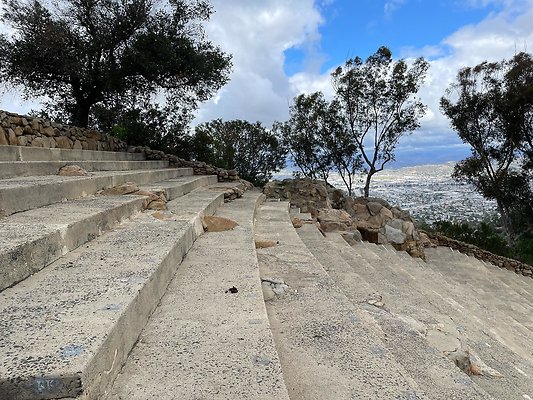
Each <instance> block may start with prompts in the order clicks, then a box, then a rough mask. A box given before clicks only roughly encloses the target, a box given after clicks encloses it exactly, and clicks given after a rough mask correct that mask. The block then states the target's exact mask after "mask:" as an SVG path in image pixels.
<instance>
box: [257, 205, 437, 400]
mask: <svg viewBox="0 0 533 400" xmlns="http://www.w3.org/2000/svg"><path fill="white" fill-rule="evenodd" d="M256 238H257V239H258V240H264V241H265V242H264V243H273V244H275V243H277V242H279V244H277V245H275V246H273V247H265V248H261V249H258V250H257V254H258V260H259V267H260V272H261V278H262V279H263V281H264V282H265V283H269V282H270V283H272V285H273V288H272V289H271V290H270V292H268V291H266V292H265V295H267V294H268V293H270V295H268V296H267V301H266V307H267V312H268V316H269V320H270V325H271V327H272V332H273V334H274V340H275V342H276V347H277V349H278V354H279V355H280V359H281V365H282V368H283V376H284V378H285V384H286V385H287V389H288V390H289V395H290V398H291V400H295V399H415V398H416V399H425V398H428V397H427V396H426V395H425V394H424V393H423V392H422V391H420V390H419V387H418V385H417V384H416V382H415V381H414V380H413V379H412V378H411V377H410V376H409V374H408V373H407V372H406V371H405V369H404V368H403V367H402V366H401V365H400V364H398V363H397V362H396V360H395V359H394V356H393V355H392V354H391V353H390V352H389V351H388V350H387V348H386V346H385V345H384V344H383V342H382V341H381V340H380V339H379V338H378V337H377V336H376V335H375V334H374V332H373V330H372V329H370V328H369V327H368V326H367V325H366V324H365V323H364V322H363V321H365V319H366V317H365V312H364V311H363V310H362V309H361V308H360V307H358V306H357V305H355V304H353V303H352V302H351V301H350V300H349V299H348V298H347V297H346V296H345V295H344V294H343V292H342V291H341V289H340V288H339V287H338V286H337V285H336V284H335V283H334V282H333V280H332V279H331V278H330V277H329V276H328V274H327V272H326V271H325V270H324V268H322V266H321V265H320V263H319V262H318V261H317V260H316V259H315V258H314V257H313V255H312V254H311V253H310V252H309V250H308V249H307V247H306V246H305V244H304V243H303V242H302V241H301V239H300V238H299V237H298V234H297V233H296V231H295V229H294V228H293V226H292V224H291V221H290V218H289V210H288V203H286V202H268V203H265V204H264V205H263V206H261V207H260V212H259V214H258V219H257V223H256ZM266 240H270V241H271V242H266ZM261 247H264V246H261ZM268 286H269V287H270V286H271V285H268ZM274 290H276V291H274ZM276 292H277V293H276Z"/></svg>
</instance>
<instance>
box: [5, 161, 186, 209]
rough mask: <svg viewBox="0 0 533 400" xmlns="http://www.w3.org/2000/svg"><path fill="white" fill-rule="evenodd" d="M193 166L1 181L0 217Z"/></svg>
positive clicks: (171, 175)
mask: <svg viewBox="0 0 533 400" xmlns="http://www.w3.org/2000/svg"><path fill="white" fill-rule="evenodd" d="M192 174H193V172H192V169H191V168H166V169H155V170H142V171H121V172H116V171H102V172H91V173H90V175H89V176H82V177H78V176H57V175H47V176H38V177H35V176H31V177H21V178H11V179H4V180H1V181H0V216H1V215H4V216H6V215H11V214H13V213H16V212H20V211H26V210H31V209H34V208H38V207H43V206H46V205H49V204H53V203H59V202H61V201H63V200H65V199H66V200H71V199H76V198H79V197H84V196H88V195H91V194H94V193H96V192H97V191H99V190H101V189H104V188H108V187H112V186H115V185H119V184H122V183H125V182H135V183H136V184H138V185H144V184H147V183H152V182H157V181H164V180H168V179H172V178H177V177H180V176H187V175H192Z"/></svg>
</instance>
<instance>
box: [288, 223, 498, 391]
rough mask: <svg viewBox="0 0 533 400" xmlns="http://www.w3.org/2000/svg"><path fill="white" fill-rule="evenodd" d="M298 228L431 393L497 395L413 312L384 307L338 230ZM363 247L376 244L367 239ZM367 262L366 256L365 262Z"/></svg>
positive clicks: (390, 348) (379, 249)
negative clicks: (442, 348)
mask: <svg viewBox="0 0 533 400" xmlns="http://www.w3.org/2000/svg"><path fill="white" fill-rule="evenodd" d="M296 231H297V232H298V235H299V236H300V238H301V239H302V241H303V242H304V243H305V245H306V246H307V248H308V249H309V251H310V252H311V253H312V254H313V255H314V256H315V257H316V258H317V260H318V261H320V263H321V264H322V265H323V266H324V267H325V269H326V270H327V271H328V274H329V276H330V277H332V278H333V280H334V281H335V283H336V284H337V285H338V286H339V287H340V288H341V289H342V290H343V292H344V294H345V295H346V296H347V297H348V298H349V299H350V300H351V301H352V302H353V303H354V304H356V305H358V306H359V307H362V308H363V309H365V310H366V311H367V312H368V314H369V317H367V318H366V320H364V321H363V323H364V324H366V325H368V326H369V327H372V326H373V330H374V331H375V335H376V336H377V337H379V338H380V339H381V340H382V341H383V343H384V345H385V346H386V348H387V350H388V351H390V352H391V354H393V355H394V357H395V358H396V360H397V361H398V363H400V364H401V365H402V366H403V367H404V368H405V370H406V371H407V372H408V373H409V375H410V376H412V377H413V379H414V380H415V381H416V382H417V384H418V385H419V387H420V389H421V390H422V391H423V392H424V393H425V394H426V395H427V397H428V398H430V399H433V400H437V399H442V400H448V399H472V400H473V399H490V398H492V397H491V396H490V395H488V394H487V393H486V392H485V391H484V390H483V389H481V388H480V387H479V386H478V385H476V384H474V383H473V382H472V381H471V379H470V378H469V377H468V376H467V375H465V374H464V373H463V372H462V371H461V370H460V369H459V368H457V367H456V365H455V364H454V363H453V362H452V361H451V360H449V359H448V358H447V357H445V356H444V355H443V354H442V353H440V352H439V351H438V349H436V348H435V347H433V346H432V345H431V344H430V343H429V342H428V340H427V339H426V338H425V337H424V335H423V334H422V333H421V332H420V331H419V329H417V327H416V326H413V324H412V323H410V322H409V319H408V318H409V316H405V315H396V314H394V313H392V312H390V311H388V310H386V309H384V308H382V307H381V306H380V304H379V300H380V299H379V297H377V298H376V296H374V295H373V293H375V292H376V290H375V289H374V288H373V287H372V286H371V285H369V284H368V283H367V282H366V281H365V280H364V279H363V278H362V277H361V275H360V274H358V273H357V272H356V271H355V269H354V268H353V267H352V266H351V265H349V264H348V263H347V262H346V260H345V259H344V258H343V256H342V254H341V252H340V251H339V248H338V246H336V244H335V242H333V241H331V240H329V236H331V235H336V233H329V234H326V236H327V238H324V237H323V235H322V234H321V233H320V232H319V231H318V229H317V228H316V227H315V226H313V225H309V224H307V225H304V226H303V227H302V228H300V229H297V230H296ZM358 246H360V247H361V248H362V247H364V248H368V249H369V250H371V249H372V247H370V246H367V245H366V244H363V243H361V244H359V245H358ZM371 246H373V247H374V248H375V250H376V251H377V252H379V253H380V255H381V256H382V257H381V260H382V262H384V261H385V256H386V254H385V253H386V252H387V250H386V249H385V248H383V247H381V246H377V245H374V244H371ZM358 248H359V247H358ZM391 254H392V253H391ZM363 262H364V261H360V263H361V264H362V263H363ZM360 267H362V265H360ZM370 316H371V317H370ZM376 322H377V323H376Z"/></svg>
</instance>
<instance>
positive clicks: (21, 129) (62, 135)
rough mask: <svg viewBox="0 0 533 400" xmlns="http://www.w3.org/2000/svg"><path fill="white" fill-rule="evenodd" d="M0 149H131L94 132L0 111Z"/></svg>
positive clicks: (124, 144)
mask: <svg viewBox="0 0 533 400" xmlns="http://www.w3.org/2000/svg"><path fill="white" fill-rule="evenodd" d="M0 145H13V146H33V147H47V148H56V147H57V148H61V149H77V150H100V151H126V150H127V148H128V145H127V144H126V143H125V142H123V141H121V140H119V139H117V138H115V137H113V136H111V135H106V134H105V133H101V132H98V131H95V130H93V129H84V128H78V127H75V126H70V125H63V124H59V123H56V122H50V121H47V120H44V119H42V118H33V117H28V116H25V115H18V114H13V113H9V112H7V111H0Z"/></svg>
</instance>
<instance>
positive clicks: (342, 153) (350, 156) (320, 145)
mask: <svg viewBox="0 0 533 400" xmlns="http://www.w3.org/2000/svg"><path fill="white" fill-rule="evenodd" d="M289 112H290V119H289V120H288V121H287V122H284V123H276V124H275V126H274V130H275V131H276V132H278V134H279V135H280V137H281V138H282V140H283V143H284V145H285V147H286V148H287V149H288V151H289V154H290V158H291V160H292V162H293V163H294V165H295V166H296V167H298V169H299V170H300V171H299V172H297V174H302V175H303V176H306V177H309V178H312V179H321V180H324V181H325V182H326V183H327V182H328V177H329V174H330V172H331V171H332V170H333V171H336V172H338V173H339V175H340V176H341V178H342V179H343V181H344V184H345V186H346V189H347V191H348V193H349V194H350V195H351V194H352V192H353V183H354V174H355V173H356V172H357V171H359V170H360V169H361V159H360V157H359V156H358V154H357V145H356V143H355V142H354V141H353V139H352V137H351V136H350V135H349V134H348V131H347V130H346V127H345V124H344V123H343V121H344V120H343V115H342V113H341V107H340V103H339V102H338V101H332V102H328V101H326V100H325V99H324V95H323V94H322V93H320V92H316V93H312V94H310V95H305V94H301V95H299V96H298V97H296V98H295V99H294V101H293V104H292V105H291V107H290V110H289Z"/></svg>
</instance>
